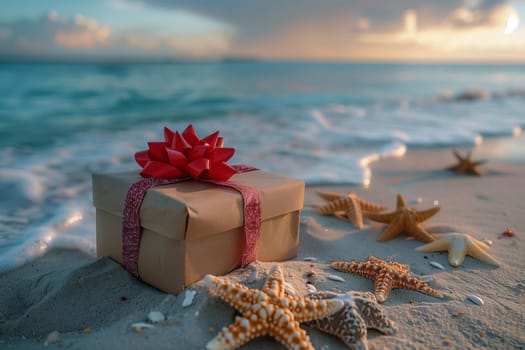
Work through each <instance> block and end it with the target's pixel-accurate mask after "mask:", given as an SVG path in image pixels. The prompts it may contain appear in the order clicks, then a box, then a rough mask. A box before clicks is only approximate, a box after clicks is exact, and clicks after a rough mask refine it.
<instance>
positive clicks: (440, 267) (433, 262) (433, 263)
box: [430, 261, 445, 270]
mask: <svg viewBox="0 0 525 350" xmlns="http://www.w3.org/2000/svg"><path fill="white" fill-rule="evenodd" d="M430 265H432V266H434V267H435V268H436V269H440V270H444V269H445V268H444V267H443V265H441V264H440V263H438V262H436V261H431V262H430Z"/></svg>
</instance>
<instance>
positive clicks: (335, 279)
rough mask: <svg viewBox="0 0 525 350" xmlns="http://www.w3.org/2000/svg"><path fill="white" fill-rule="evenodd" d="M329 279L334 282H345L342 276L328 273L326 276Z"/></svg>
mask: <svg viewBox="0 0 525 350" xmlns="http://www.w3.org/2000/svg"><path fill="white" fill-rule="evenodd" d="M326 278H328V279H329V280H332V281H336V282H345V279H344V278H343V277H339V276H337V275H328V276H326Z"/></svg>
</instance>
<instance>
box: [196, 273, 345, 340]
mask: <svg viewBox="0 0 525 350" xmlns="http://www.w3.org/2000/svg"><path fill="white" fill-rule="evenodd" d="M205 282H206V285H207V287H208V293H209V294H211V295H214V296H217V297H219V298H221V299H222V300H224V301H226V302H227V303H228V304H230V305H231V306H233V307H234V308H235V309H237V310H238V311H239V312H240V313H241V314H242V317H236V318H235V322H234V323H233V324H231V325H230V326H229V327H225V328H223V330H222V331H221V332H220V333H219V334H218V335H217V336H216V337H215V338H213V339H212V340H211V341H210V342H209V343H208V344H207V345H206V347H207V349H235V348H237V347H239V346H241V345H242V344H244V343H246V342H248V341H250V340H251V339H253V338H256V337H258V336H261V335H264V334H268V335H271V336H272V337H274V338H275V339H277V340H278V341H280V342H281V343H282V344H283V345H285V346H286V347H287V348H288V349H313V346H312V343H311V342H310V338H309V337H308V335H307V334H306V332H305V331H304V330H303V329H302V328H301V327H299V323H300V322H306V321H312V320H316V319H319V318H324V317H327V316H330V315H332V314H333V313H335V312H337V311H339V310H341V309H342V308H343V306H344V304H343V302H342V301H341V300H311V299H307V298H300V297H297V296H293V295H286V294H285V283H284V277H283V273H282V271H281V268H280V267H279V266H278V265H275V266H274V267H273V268H272V269H271V270H270V272H269V274H268V279H267V280H266V283H265V284H264V286H263V289H262V290H257V289H250V288H248V287H245V286H243V285H241V284H238V283H233V282H230V281H228V280H226V279H223V278H218V277H215V276H212V275H206V277H205Z"/></svg>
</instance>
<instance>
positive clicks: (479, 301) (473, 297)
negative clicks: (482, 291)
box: [467, 295, 485, 306]
mask: <svg viewBox="0 0 525 350" xmlns="http://www.w3.org/2000/svg"><path fill="white" fill-rule="evenodd" d="M467 298H468V300H470V301H472V302H473V303H474V304H476V305H479V306H483V305H485V302H484V301H483V299H481V298H480V297H478V296H477V295H467Z"/></svg>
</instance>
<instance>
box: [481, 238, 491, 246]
mask: <svg viewBox="0 0 525 350" xmlns="http://www.w3.org/2000/svg"><path fill="white" fill-rule="evenodd" d="M482 242H483V243H485V244H486V245H488V246H489V247H490V246H492V244H494V242H492V241H491V240H490V239H484V240H482Z"/></svg>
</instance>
